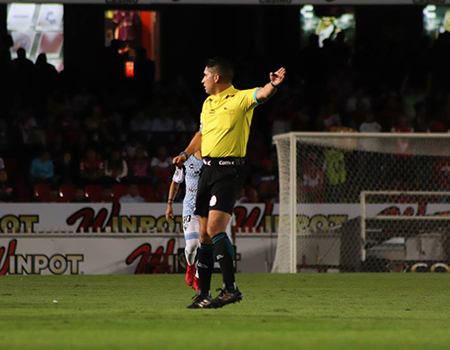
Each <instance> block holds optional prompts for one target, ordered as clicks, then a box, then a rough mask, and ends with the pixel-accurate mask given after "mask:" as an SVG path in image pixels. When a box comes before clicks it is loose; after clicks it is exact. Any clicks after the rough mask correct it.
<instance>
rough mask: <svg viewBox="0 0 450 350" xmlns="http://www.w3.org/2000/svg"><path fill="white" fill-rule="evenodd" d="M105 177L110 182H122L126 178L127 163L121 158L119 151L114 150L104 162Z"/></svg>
mask: <svg viewBox="0 0 450 350" xmlns="http://www.w3.org/2000/svg"><path fill="white" fill-rule="evenodd" d="M105 176H106V178H107V179H108V180H109V181H110V182H122V180H123V179H124V178H125V177H127V176H128V165H127V162H126V161H125V160H124V159H123V158H122V156H121V154H120V151H119V150H117V149H116V150H114V151H112V153H111V156H110V157H109V159H108V160H107V161H106V162H105Z"/></svg>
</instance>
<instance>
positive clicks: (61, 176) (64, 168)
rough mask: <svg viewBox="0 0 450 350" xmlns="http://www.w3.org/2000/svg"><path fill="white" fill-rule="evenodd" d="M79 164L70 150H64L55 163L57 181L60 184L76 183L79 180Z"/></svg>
mask: <svg viewBox="0 0 450 350" xmlns="http://www.w3.org/2000/svg"><path fill="white" fill-rule="evenodd" d="M78 171H79V169H78V166H77V165H76V164H75V162H74V161H73V159H72V154H71V153H70V152H64V154H63V155H62V157H61V158H60V159H59V161H57V162H56V164H55V173H56V176H55V177H56V182H57V183H58V184H60V185H63V184H74V183H76V182H77V181H78Z"/></svg>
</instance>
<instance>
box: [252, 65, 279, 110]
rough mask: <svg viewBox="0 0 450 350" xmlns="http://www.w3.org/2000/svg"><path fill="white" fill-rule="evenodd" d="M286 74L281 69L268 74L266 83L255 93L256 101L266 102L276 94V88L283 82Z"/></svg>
mask: <svg viewBox="0 0 450 350" xmlns="http://www.w3.org/2000/svg"><path fill="white" fill-rule="evenodd" d="M285 74H286V69H285V68H283V67H281V68H280V69H278V70H277V71H276V72H270V74H269V79H270V82H268V83H267V84H266V85H265V86H264V87H263V88H261V89H259V90H258V92H257V93H256V99H257V100H258V102H260V103H264V102H266V101H267V100H268V99H269V98H271V97H272V96H273V95H275V93H276V92H277V89H278V86H280V85H281V83H282V82H283V80H284V76H285Z"/></svg>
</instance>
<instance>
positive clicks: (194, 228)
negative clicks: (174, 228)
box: [183, 215, 200, 241]
mask: <svg viewBox="0 0 450 350" xmlns="http://www.w3.org/2000/svg"><path fill="white" fill-rule="evenodd" d="M183 232H184V239H185V240H186V241H187V240H190V239H199V232H200V223H199V221H198V216H197V215H187V216H183Z"/></svg>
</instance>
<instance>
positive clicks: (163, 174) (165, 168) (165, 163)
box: [151, 146, 173, 181]
mask: <svg viewBox="0 0 450 350" xmlns="http://www.w3.org/2000/svg"><path fill="white" fill-rule="evenodd" d="M151 167H152V170H153V175H154V177H155V178H156V180H159V181H166V180H168V179H170V178H171V176H172V169H173V163H172V158H170V157H169V156H168V152H167V148H166V147H165V146H159V147H158V149H157V151H156V157H153V159H152V162H151Z"/></svg>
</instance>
